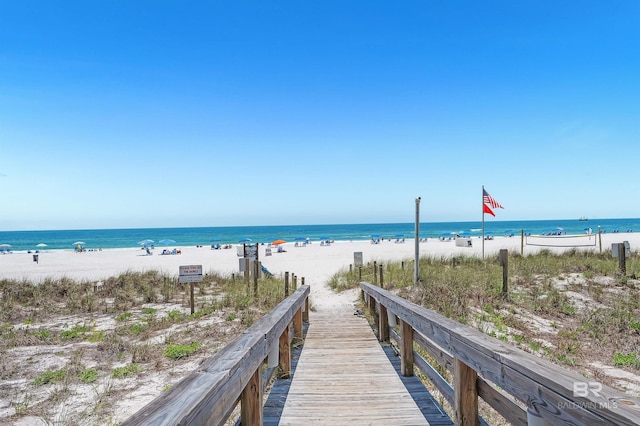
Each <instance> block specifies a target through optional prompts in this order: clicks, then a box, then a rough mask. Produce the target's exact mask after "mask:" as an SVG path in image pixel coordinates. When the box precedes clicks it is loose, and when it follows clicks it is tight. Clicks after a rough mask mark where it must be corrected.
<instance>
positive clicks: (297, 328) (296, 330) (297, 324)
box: [293, 308, 302, 339]
mask: <svg viewBox="0 0 640 426" xmlns="http://www.w3.org/2000/svg"><path fill="white" fill-rule="evenodd" d="M293 335H294V336H295V337H296V338H297V339H302V308H300V309H298V310H297V311H296V313H295V315H294V316H293Z"/></svg>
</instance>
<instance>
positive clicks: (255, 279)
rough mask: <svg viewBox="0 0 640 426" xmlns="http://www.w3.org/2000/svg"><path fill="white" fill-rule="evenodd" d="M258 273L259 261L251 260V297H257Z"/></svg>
mask: <svg viewBox="0 0 640 426" xmlns="http://www.w3.org/2000/svg"><path fill="white" fill-rule="evenodd" d="M258 275H260V262H258V260H257V259H256V260H254V261H253V297H258Z"/></svg>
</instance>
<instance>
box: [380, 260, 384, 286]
mask: <svg viewBox="0 0 640 426" xmlns="http://www.w3.org/2000/svg"><path fill="white" fill-rule="evenodd" d="M380 288H384V275H383V274H382V263H381V264H380Z"/></svg>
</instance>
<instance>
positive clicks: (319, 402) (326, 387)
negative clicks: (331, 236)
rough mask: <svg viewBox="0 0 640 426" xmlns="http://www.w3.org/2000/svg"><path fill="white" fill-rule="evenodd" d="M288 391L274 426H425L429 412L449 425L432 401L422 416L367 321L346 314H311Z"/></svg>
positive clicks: (349, 311) (448, 421)
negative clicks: (434, 407)
mask: <svg viewBox="0 0 640 426" xmlns="http://www.w3.org/2000/svg"><path fill="white" fill-rule="evenodd" d="M414 379H415V380H417V381H419V380H418V379H417V378H415V377H414ZM287 387H288V389H287V395H286V402H285V404H284V407H283V409H282V412H281V415H280V418H279V419H278V420H277V422H273V423H277V424H279V425H301V424H304V425H313V424H316V425H319V424H322V425H331V424H334V425H375V424H383V425H428V424H430V423H429V422H428V421H427V419H426V418H425V415H427V416H428V413H433V414H435V418H436V419H438V420H440V421H436V422H435V424H451V421H450V420H449V419H448V417H446V415H444V413H442V412H441V411H440V410H439V408H436V409H435V412H434V410H433V405H434V404H435V402H434V401H433V400H432V399H431V400H430V401H428V405H429V407H431V408H430V409H428V410H426V411H425V410H424V407H423V410H422V411H421V409H420V408H419V407H418V406H417V404H416V402H415V401H414V398H413V397H412V396H411V395H410V393H409V391H408V390H407V388H406V387H405V384H403V381H402V380H401V378H400V377H399V376H398V373H397V372H396V370H395V369H394V366H393V365H392V363H391V362H390V361H389V359H388V358H387V355H386V354H385V351H384V350H383V348H382V347H381V346H380V344H379V343H378V340H377V338H376V336H375V334H374V333H373V331H372V330H371V327H370V326H369V324H368V323H367V321H366V320H365V319H364V318H361V317H358V316H356V315H354V314H353V311H352V310H349V309H343V310H340V311H338V312H335V311H331V312H325V313H317V312H312V313H311V315H310V324H309V328H308V331H307V335H306V338H305V342H304V347H303V349H302V353H301V355H300V358H299V360H298V362H297V366H296V370H295V373H294V377H293V380H292V381H291V382H290V383H288V384H287ZM425 392H426V389H425ZM426 394H427V395H428V392H426ZM423 395H424V393H423ZM429 397H430V395H429ZM422 401H424V398H423V400H422ZM435 405H437V404H435ZM423 411H425V412H423ZM265 420H266V419H265ZM269 423H271V422H269Z"/></svg>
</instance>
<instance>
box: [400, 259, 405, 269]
mask: <svg viewBox="0 0 640 426" xmlns="http://www.w3.org/2000/svg"><path fill="white" fill-rule="evenodd" d="M400 267H401V268H402V270H403V271H404V260H403V261H402V262H400Z"/></svg>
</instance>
